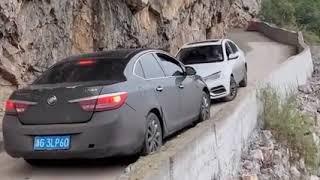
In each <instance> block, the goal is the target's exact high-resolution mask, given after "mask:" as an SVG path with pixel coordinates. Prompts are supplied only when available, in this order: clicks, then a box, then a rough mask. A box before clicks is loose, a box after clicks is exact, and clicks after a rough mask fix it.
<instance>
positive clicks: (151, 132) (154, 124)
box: [142, 113, 162, 155]
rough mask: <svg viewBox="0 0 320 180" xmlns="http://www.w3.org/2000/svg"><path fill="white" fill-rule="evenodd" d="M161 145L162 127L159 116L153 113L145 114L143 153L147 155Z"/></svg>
mask: <svg viewBox="0 0 320 180" xmlns="http://www.w3.org/2000/svg"><path fill="white" fill-rule="evenodd" d="M161 146H162V128H161V124H160V121H159V118H158V116H157V115H155V114H154V113H149V114H148V116H147V126H146V135H145V141H144V147H143V152H142V153H143V154H144V155H148V154H151V153H153V152H156V151H158V150H159V149H160V148H161Z"/></svg>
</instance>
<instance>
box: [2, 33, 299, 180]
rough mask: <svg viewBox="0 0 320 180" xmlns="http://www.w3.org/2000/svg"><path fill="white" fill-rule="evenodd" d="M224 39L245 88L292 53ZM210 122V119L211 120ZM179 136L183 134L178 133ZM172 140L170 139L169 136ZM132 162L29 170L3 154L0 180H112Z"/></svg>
mask: <svg viewBox="0 0 320 180" xmlns="http://www.w3.org/2000/svg"><path fill="white" fill-rule="evenodd" d="M228 37H229V38H230V39H232V40H234V41H235V42H236V43H238V44H239V45H240V47H241V48H242V49H243V50H245V52H246V57H247V61H248V68H249V72H248V73H249V87H248V88H252V87H254V85H255V83H256V82H257V81H259V80H261V79H263V78H264V77H266V76H267V75H268V73H269V72H271V71H272V70H273V69H275V68H276V67H278V66H279V64H280V63H281V62H283V61H285V60H286V59H287V58H288V57H289V56H291V55H293V54H294V48H293V47H290V46H287V45H283V44H279V43H277V42H273V41H271V40H270V39H268V38H266V37H264V36H263V35H261V34H259V33H256V32H244V31H242V30H235V31H233V32H231V33H229V35H228ZM245 93H246V89H245V88H242V89H240V92H239V95H238V97H237V99H236V101H234V102H231V103H215V104H214V105H213V107H212V116H213V117H214V114H215V113H216V112H218V111H220V110H226V109H227V110H228V111H232V108H234V107H235V104H236V103H237V102H239V101H241V98H242V97H243V96H244V95H245ZM213 120H214V118H213ZM181 136H183V134H181ZM173 138H174V137H173ZM133 161H135V159H134V158H131V159H124V158H122V159H106V160H102V161H97V160H93V161H72V162H67V163H63V164H58V165H56V164H53V165H46V166H44V167H31V166H29V165H28V164H27V163H25V162H24V160H23V159H13V158H11V157H9V156H8V155H7V154H6V153H4V152H3V153H0V179H1V180H25V179H30V180H52V179H54V180H73V179H77V180H88V179H89V180H100V179H104V180H115V179H117V177H118V176H119V175H120V174H121V173H122V172H123V171H124V170H125V168H126V166H127V165H128V164H130V163H131V162H133Z"/></svg>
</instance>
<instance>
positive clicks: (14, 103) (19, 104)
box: [5, 99, 37, 114]
mask: <svg viewBox="0 0 320 180" xmlns="http://www.w3.org/2000/svg"><path fill="white" fill-rule="evenodd" d="M36 104H37V103H36V102H30V101H18V100H10V99H9V100H7V101H6V104H5V112H6V113H13V114H15V113H23V112H25V111H26V110H27V108H28V107H29V106H31V105H36Z"/></svg>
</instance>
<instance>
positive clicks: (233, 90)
mask: <svg viewBox="0 0 320 180" xmlns="http://www.w3.org/2000/svg"><path fill="white" fill-rule="evenodd" d="M237 94H238V84H237V82H236V80H235V79H234V77H233V76H231V79H230V94H229V95H228V96H226V97H225V98H224V100H225V101H232V100H234V99H235V98H236V97H237Z"/></svg>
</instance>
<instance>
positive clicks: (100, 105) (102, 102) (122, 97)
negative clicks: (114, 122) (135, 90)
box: [69, 92, 128, 111]
mask: <svg viewBox="0 0 320 180" xmlns="http://www.w3.org/2000/svg"><path fill="white" fill-rule="evenodd" d="M127 97H128V93H127V92H119V93H112V94H103V95H99V96H93V97H87V98H81V99H75V100H71V101H69V102H70V103H79V105H80V106H81V108H82V109H83V110H84V111H108V110H113V109H118V108H120V107H121V106H122V105H123V104H124V103H125V102H126V100H127Z"/></svg>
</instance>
